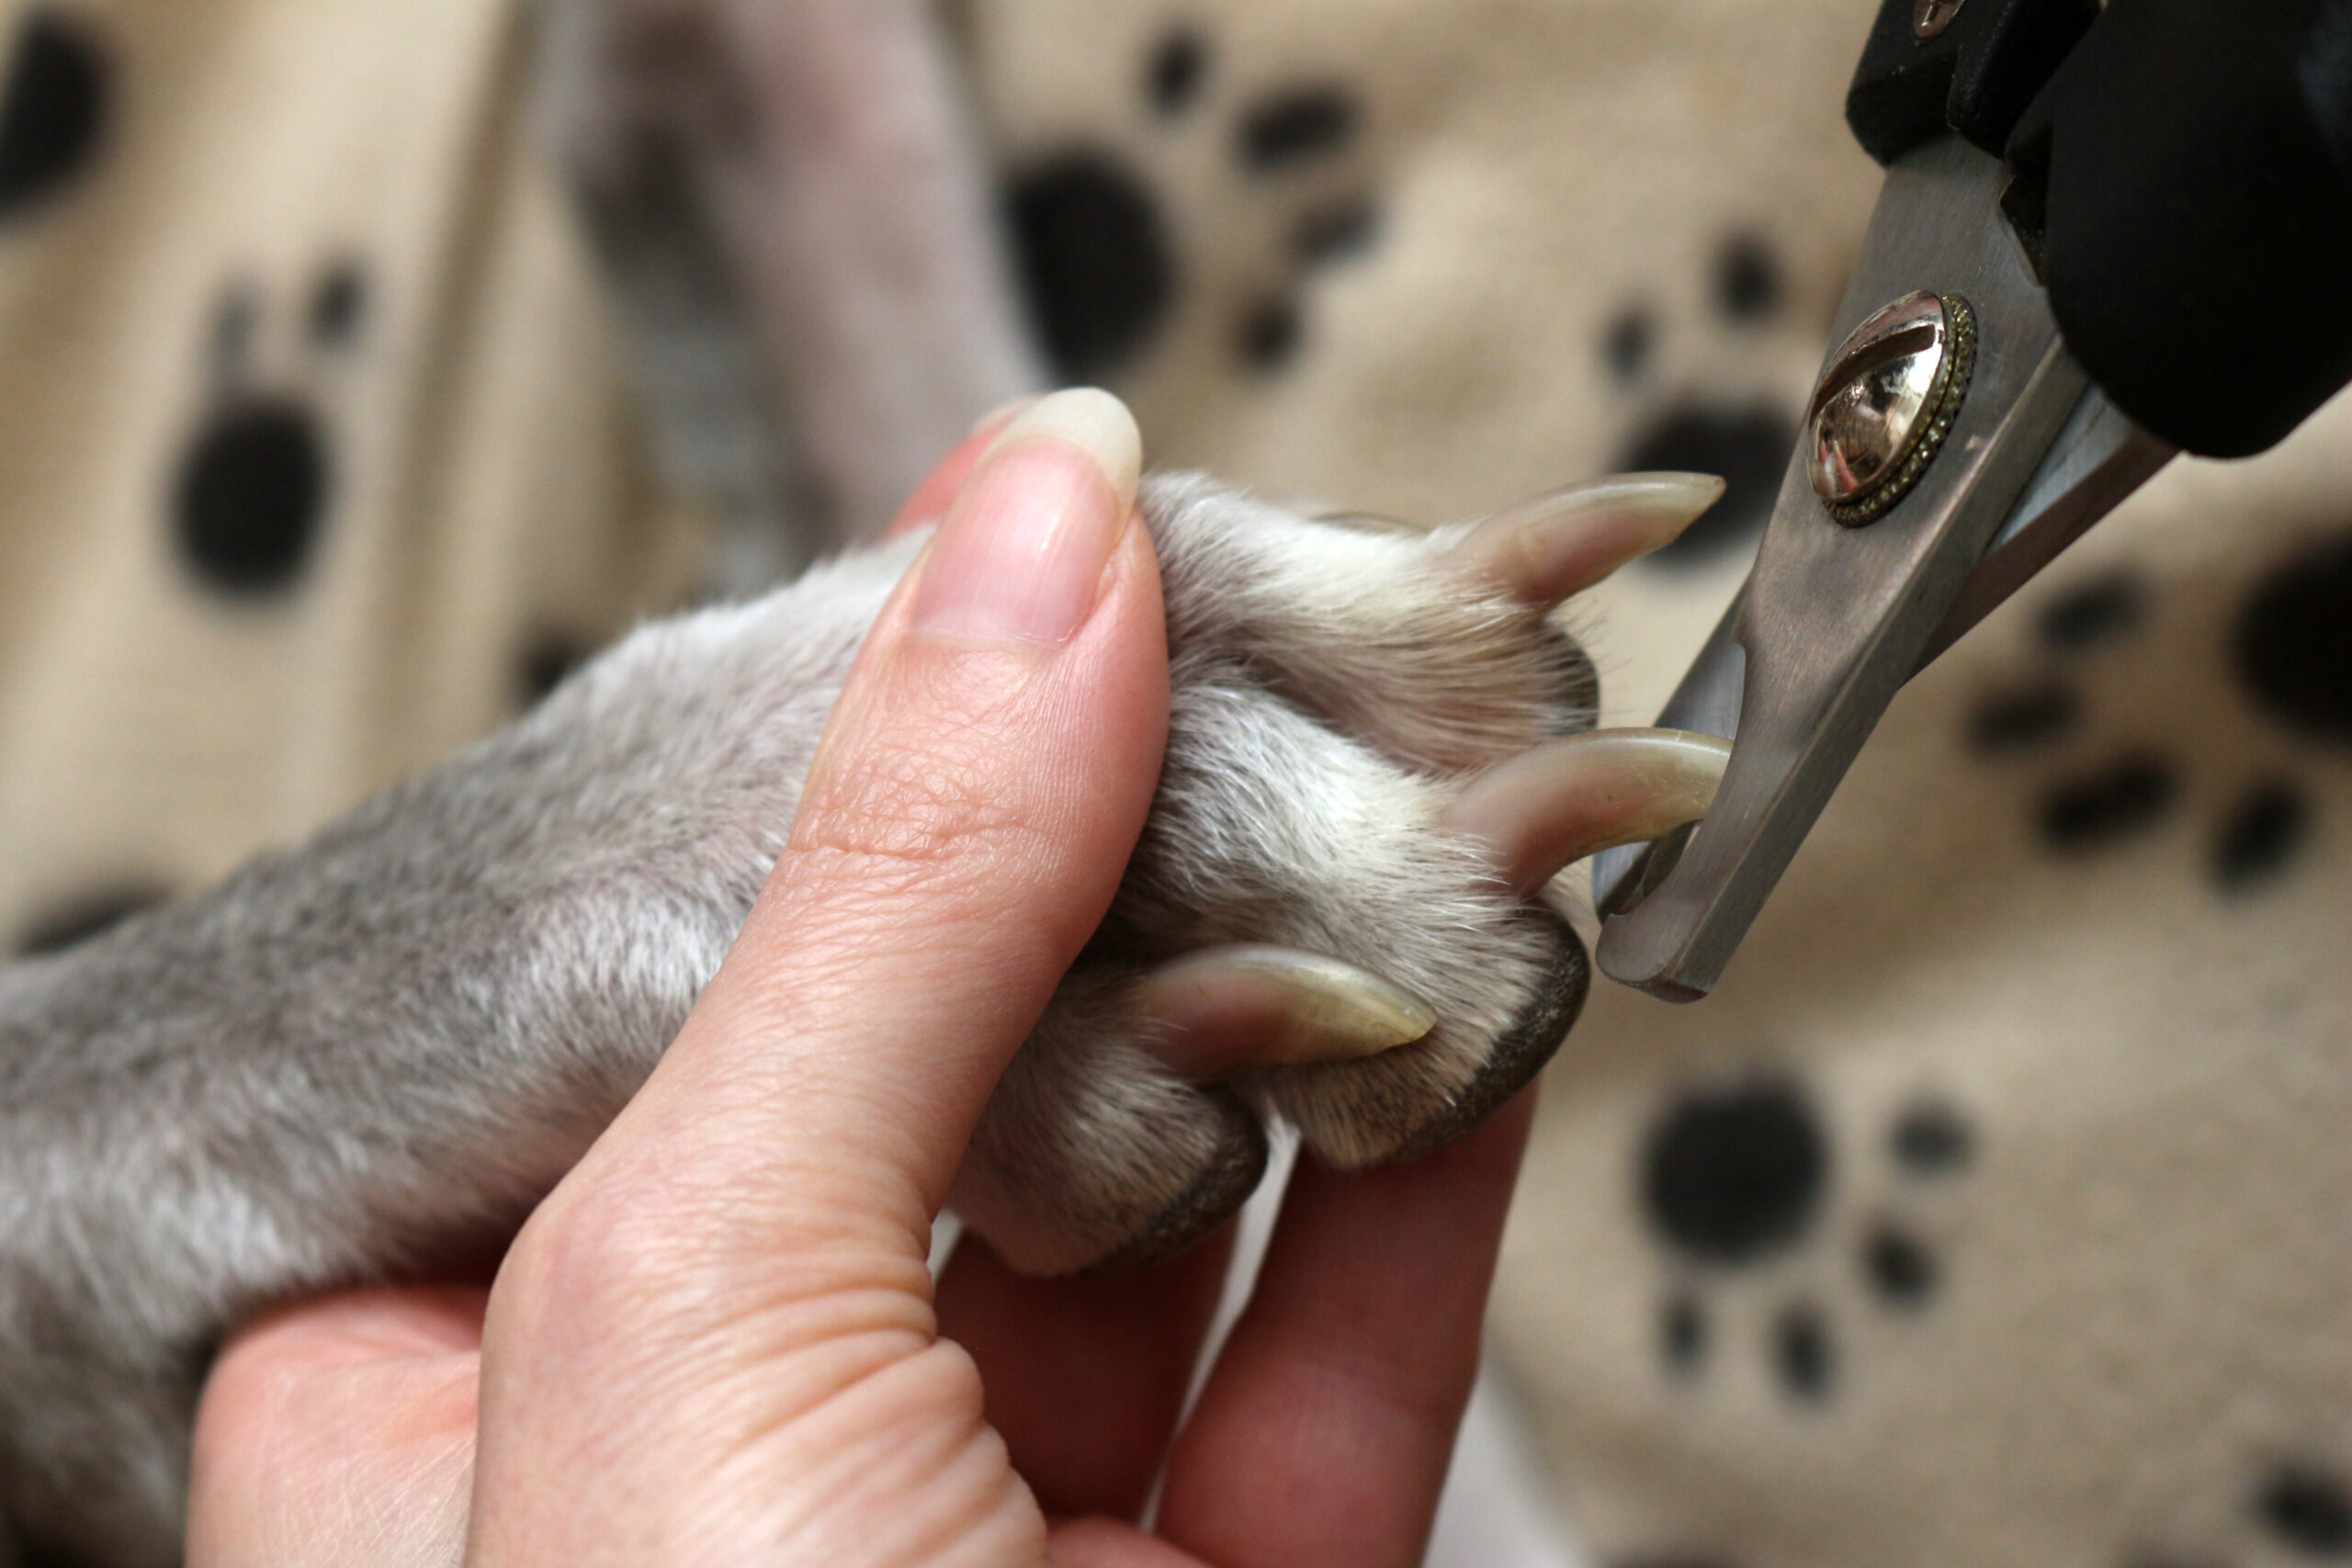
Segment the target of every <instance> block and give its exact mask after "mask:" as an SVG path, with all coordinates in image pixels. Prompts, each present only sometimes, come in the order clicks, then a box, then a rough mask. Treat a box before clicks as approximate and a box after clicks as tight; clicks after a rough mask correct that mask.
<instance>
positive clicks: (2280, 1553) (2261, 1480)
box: [2118, 1459, 2352, 1568]
mask: <svg viewBox="0 0 2352 1568" xmlns="http://www.w3.org/2000/svg"><path fill="white" fill-rule="evenodd" d="M2240 1517H2241V1518H2242V1519H2243V1521H2244V1523H2245V1526H2246V1527H2247V1528H2248V1529H2249V1530H2250V1531H2251V1533H2252V1534H2253V1536H2254V1538H2255V1540H2256V1543H2257V1544H2256V1546H2255V1548H2254V1551H2253V1552H2252V1553H2251V1554H2250V1559H2249V1560H2250V1561H2253V1562H2279V1561H2282V1560H2283V1561H2286V1562H2347V1561H2352V1486H2348V1485H2347V1484H2346V1481H2345V1478H2344V1476H2343V1475H2342V1474H2341V1473H2340V1472H2335V1471H2333V1470H2331V1469H2329V1468H2328V1467H2326V1466H2324V1465H2316V1464H2312V1463H2309V1462H2306V1461H2301V1460H2291V1459H2290V1460H2278V1461H2270V1462H2268V1463H2267V1464H2264V1465H2262V1466H2261V1467H2260V1468H2259V1469H2258V1470H2257V1471H2256V1474H2255V1479H2254V1480H2253V1482H2252V1483H2251V1484H2250V1485H2248V1486H2247V1488H2246V1491H2245V1502H2244V1504H2243V1506H2242V1508H2241V1512H2240ZM2228 1562H2229V1560H2228V1559H2225V1558H2216V1557H2215V1556H2213V1555H2211V1553H2184V1552H2178V1551H2165V1550H2163V1549H2161V1548H2158V1549H2148V1548H2135V1549H2133V1550H2131V1551H2126V1552H2124V1553H2123V1554H2122V1556H2121V1558H2120V1560H2119V1564H2118V1568H2228Z"/></svg>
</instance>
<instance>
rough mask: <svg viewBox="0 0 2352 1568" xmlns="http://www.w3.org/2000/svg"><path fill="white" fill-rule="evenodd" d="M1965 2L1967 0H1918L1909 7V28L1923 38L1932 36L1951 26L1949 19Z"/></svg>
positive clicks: (1966, 2) (1956, 13)
mask: <svg viewBox="0 0 2352 1568" xmlns="http://www.w3.org/2000/svg"><path fill="white" fill-rule="evenodd" d="M1967 4H1968V0H1918V4H1917V5H1916V6H1912V7H1911V30H1912V31H1913V32H1914V33H1916V34H1917V35H1918V36H1919V37H1921V38H1923V39H1928V38H1934V37H1935V36H1936V35H1937V34H1938V33H1940V32H1942V31H1943V30H1944V29H1945V28H1948V27H1950V26H1951V19H1952V18H1953V17H1957V16H1959V15H1960V8H1961V7H1962V6H1965V5H1967Z"/></svg>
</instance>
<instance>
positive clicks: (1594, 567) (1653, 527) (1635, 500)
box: [1446, 474, 1724, 604]
mask: <svg viewBox="0 0 2352 1568" xmlns="http://www.w3.org/2000/svg"><path fill="white" fill-rule="evenodd" d="M1723 493H1724V481H1723V480H1721V479H1716V478H1715V477H1713V475H1711V474H1621V475H1619V476H1618V477H1617V478H1615V479H1602V480H1600V482H1599V483H1597V484H1588V485H1577V486H1574V487H1571V488H1569V489H1567V490H1557V491H1552V492H1551V493H1550V494H1548V495H1541V496H1537V497H1536V498H1535V499H1534V500H1532V501H1529V502H1521V504H1519V505H1517V506H1514V507H1512V508H1511V509H1510V510H1509V511H1508V512H1501V513H1496V514H1495V515H1494V516H1492V517H1490V518H1488V519H1487V521H1485V522H1484V523H1481V524H1478V525H1476V526H1475V527H1473V528H1472V529H1471V530H1470V531H1469V532H1468V533H1467V534H1466V535H1464V536H1463V537H1462V539H1461V541H1460V542H1459V543H1458V544H1455V545H1454V546H1453V547H1452V548H1451V549H1449V550H1448V552H1447V555H1446V559H1447V560H1448V562H1449V563H1450V564H1452V565H1453V566H1454V567H1455V568H1456V569H1457V570H1461V571H1462V572H1464V573H1465V574H1467V575H1470V576H1474V577H1476V578H1479V579H1481V580H1483V581H1486V582H1487V584H1489V585H1490V586H1492V587H1494V588H1497V589H1499V590H1500V591H1502V592H1505V593H1507V594H1509V595H1510V597H1512V598H1514V599H1517V600H1519V601H1520V602H1521V603H1522V604H1558V603H1559V602H1560V601H1561V600H1563V599H1566V597H1568V595H1570V594H1571V593H1578V592H1583V591H1584V590H1585V589H1587V588H1589V587H1591V586H1592V585H1593V584H1594V583H1596V582H1599V581H1600V580H1601V579H1602V578H1604V577H1607V576H1608V575H1609V574H1610V573H1611V572H1613V571H1615V570H1617V569H1618V568H1619V567H1621V566H1623V565H1624V564H1625V563H1626V562H1627V561H1630V560H1633V559H1634V558H1637V557H1640V556H1645V555H1647V554H1649V553H1650V552H1651V551H1652V550H1656V549H1660V548H1663V547H1666V546H1668V545H1670V544H1672V543H1673V542H1674V541H1675V540H1676V539H1677V538H1679V537H1680V536H1681V534H1682V531H1683V530H1684V529H1685V528H1688V527H1689V526H1690V525H1691V524H1692V523H1693V522H1695V521H1697V520H1698V518H1699V516H1700V515H1701V514H1702V513H1704V512H1705V511H1706V510H1707V509H1708V508H1709V507H1711V506H1713V505H1714V504H1715V502H1718V501H1720V500H1722V499H1723Z"/></svg>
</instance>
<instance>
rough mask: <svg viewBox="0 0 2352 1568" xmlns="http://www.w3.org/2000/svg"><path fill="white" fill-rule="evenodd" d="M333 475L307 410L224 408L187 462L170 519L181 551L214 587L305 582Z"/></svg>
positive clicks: (274, 401)
mask: <svg viewBox="0 0 2352 1568" xmlns="http://www.w3.org/2000/svg"><path fill="white" fill-rule="evenodd" d="M331 483H332V475H331V473H330V470H329V467H328V462H327V454H326V443H325V441H324V439H323V437H322V435H321V434H320V430H319V424H318V421H317V419H316V418H315V417H314V416H313V415H312V414H311V411H310V409H309V407H308V406H307V405H305V404H303V403H300V402H298V401H296V400H292V399H289V398H263V399H254V400H248V401H244V402H241V403H235V404H232V405H231V406H230V407H228V408H225V409H223V410H221V411H220V412H219V413H218V414H217V415H216V416H215V417H214V418H213V420H212V422H211V423H210V424H209V425H208V426H207V427H206V428H205V429H204V430H202V431H200V432H198V435H197V439H196V442H195V444H194V446H191V447H190V448H189V450H188V452H187V457H185V458H184V459H183V460H182V462H181V465H180V471H179V478H178V482H177V483H176V485H175V487H174V492H173V518H174V524H175V536H176V537H177V540H178V543H179V547H180V553H181V556H182V557H183V558H185V559H186V560H187V563H188V565H189V566H191V567H192V568H194V569H195V570H196V572H197V574H198V576H199V577H201V578H203V579H204V581H206V582H208V583H209V584H210V585H211V586H213V587H214V588H217V589H220V590H221V591H222V592H229V593H236V594H256V593H266V592H272V591H274V590H277V589H282V588H285V587H287V586H288V585H289V584H291V583H292V582H293V581H295V579H297V578H298V577H300V575H301V572H302V569H303V568H304V567H305V566H306V565H307V564H308V563H309V561H310V558H311V547H312V546H313V545H314V544H315V543H316V541H317V538H318V535H319V525H320V522H321V520H322V517H323V516H324V515H325V513H326V508H327V502H328V492H329V488H330V485H331Z"/></svg>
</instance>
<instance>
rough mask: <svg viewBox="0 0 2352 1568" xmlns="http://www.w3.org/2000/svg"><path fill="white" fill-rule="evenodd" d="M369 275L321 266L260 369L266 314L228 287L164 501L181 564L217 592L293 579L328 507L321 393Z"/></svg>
mask: <svg viewBox="0 0 2352 1568" xmlns="http://www.w3.org/2000/svg"><path fill="white" fill-rule="evenodd" d="M367 316H368V275H367V272H366V271H365V269H364V268H363V267H362V266H361V265H360V264H359V263H358V262H357V261H356V260H353V259H350V258H347V257H346V258H341V259H338V260H336V261H334V262H332V263H330V264H329V265H327V266H326V267H324V268H323V269H322V271H321V272H320V274H319V276H318V277H317V278H316V279H315V280H314V282H313V283H312V285H311V289H310V293H309V296H308V299H307V301H306V303H305V305H304V307H303V309H302V310H301V312H300V328H299V331H298V332H297V333H292V334H290V336H291V338H292V340H293V351H292V352H291V353H290V354H286V355H280V357H281V358H283V359H284V360H285V361H286V362H287V363H288V365H289V366H290V367H291V368H290V373H284V372H281V373H277V374H270V373H266V372H265V371H264V369H263V368H262V364H261V362H262V361H263V359H264V358H265V357H266V349H268V348H269V347H270V346H271V345H270V344H268V343H267V342H266V328H267V326H268V324H269V323H268V319H267V312H266V309H265V305H264V300H263V299H262V296H261V294H260V292H259V290H258V289H257V288H254V287H253V286H251V285H249V284H240V285H235V286H232V287H231V288H228V289H227V290H226V291H225V292H224V293H223V294H222V296H221V299H220V302H219V304H218V305H217V306H216V308H215V309H214V311H213V314H212V318H211V321H210V323H209V327H208V329H207V332H206V335H205V344H204V357H205V366H204V368H205V372H206V376H207V378H208V380H209V383H210V387H209V393H208V397H207V402H208V404H209V407H208V409H207V411H206V412H205V413H204V415H203V416H202V417H201V419H200V420H199V422H198V426H197V429H196V431H195V432H194V434H192V435H191V436H190V438H189V440H188V444H187V447H186V448H185V449H184V450H183V452H182V454H181V457H180V460H179V468H178V470H177V472H176V474H175V477H174V480H173V485H172V491H171V496H170V502H171V524H172V535H173V540H174V543H175V545H176V547H177V549H178V553H179V556H180V558H181V559H182V561H184V562H185V563H186V564H187V567H188V569H189V570H191V571H192V572H193V573H194V574H195V576H196V577H197V578H198V580H199V581H202V582H203V583H204V584H205V585H206V586H207V587H209V588H210V589H212V590H213V591H214V592H218V593H220V594H222V595H224V596H226V597H231V598H240V599H250V598H256V597H263V596H267V595H272V594H275V593H277V592H282V591H284V590H286V589H288V588H289V587H291V586H292V585H293V584H294V583H295V582H297V581H300V578H301V576H302V574H303V572H304V571H305V570H307V569H308V567H309V565H310V562H311V558H313V557H314V556H315V554H316V553H317V547H318V542H319V537H320V535H321V533H322V530H323V528H324V525H325V522H326V518H327V515H328V513H329V512H330V511H331V510H332V508H333V504H334V489H335V464H334V456H333V453H332V450H331V446H330V442H329V438H328V434H327V429H326V423H325V421H324V419H323V418H322V415H321V413H320V412H319V407H320V402H321V399H322V396H323V395H324V394H325V392H326V391H327V389H328V388H329V385H330V384H331V383H332V382H333V380H334V378H335V376H336V374H337V372H338V371H339V370H340V368H341V366H340V363H339V362H340V360H341V358H342V356H343V355H345V353H346V352H347V351H349V350H351V349H352V348H353V347H354V346H356V344H357V342H358V340H359V338H360V336H361V334H362V333H363V332H364V331H365V329H366V326H367Z"/></svg>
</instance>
